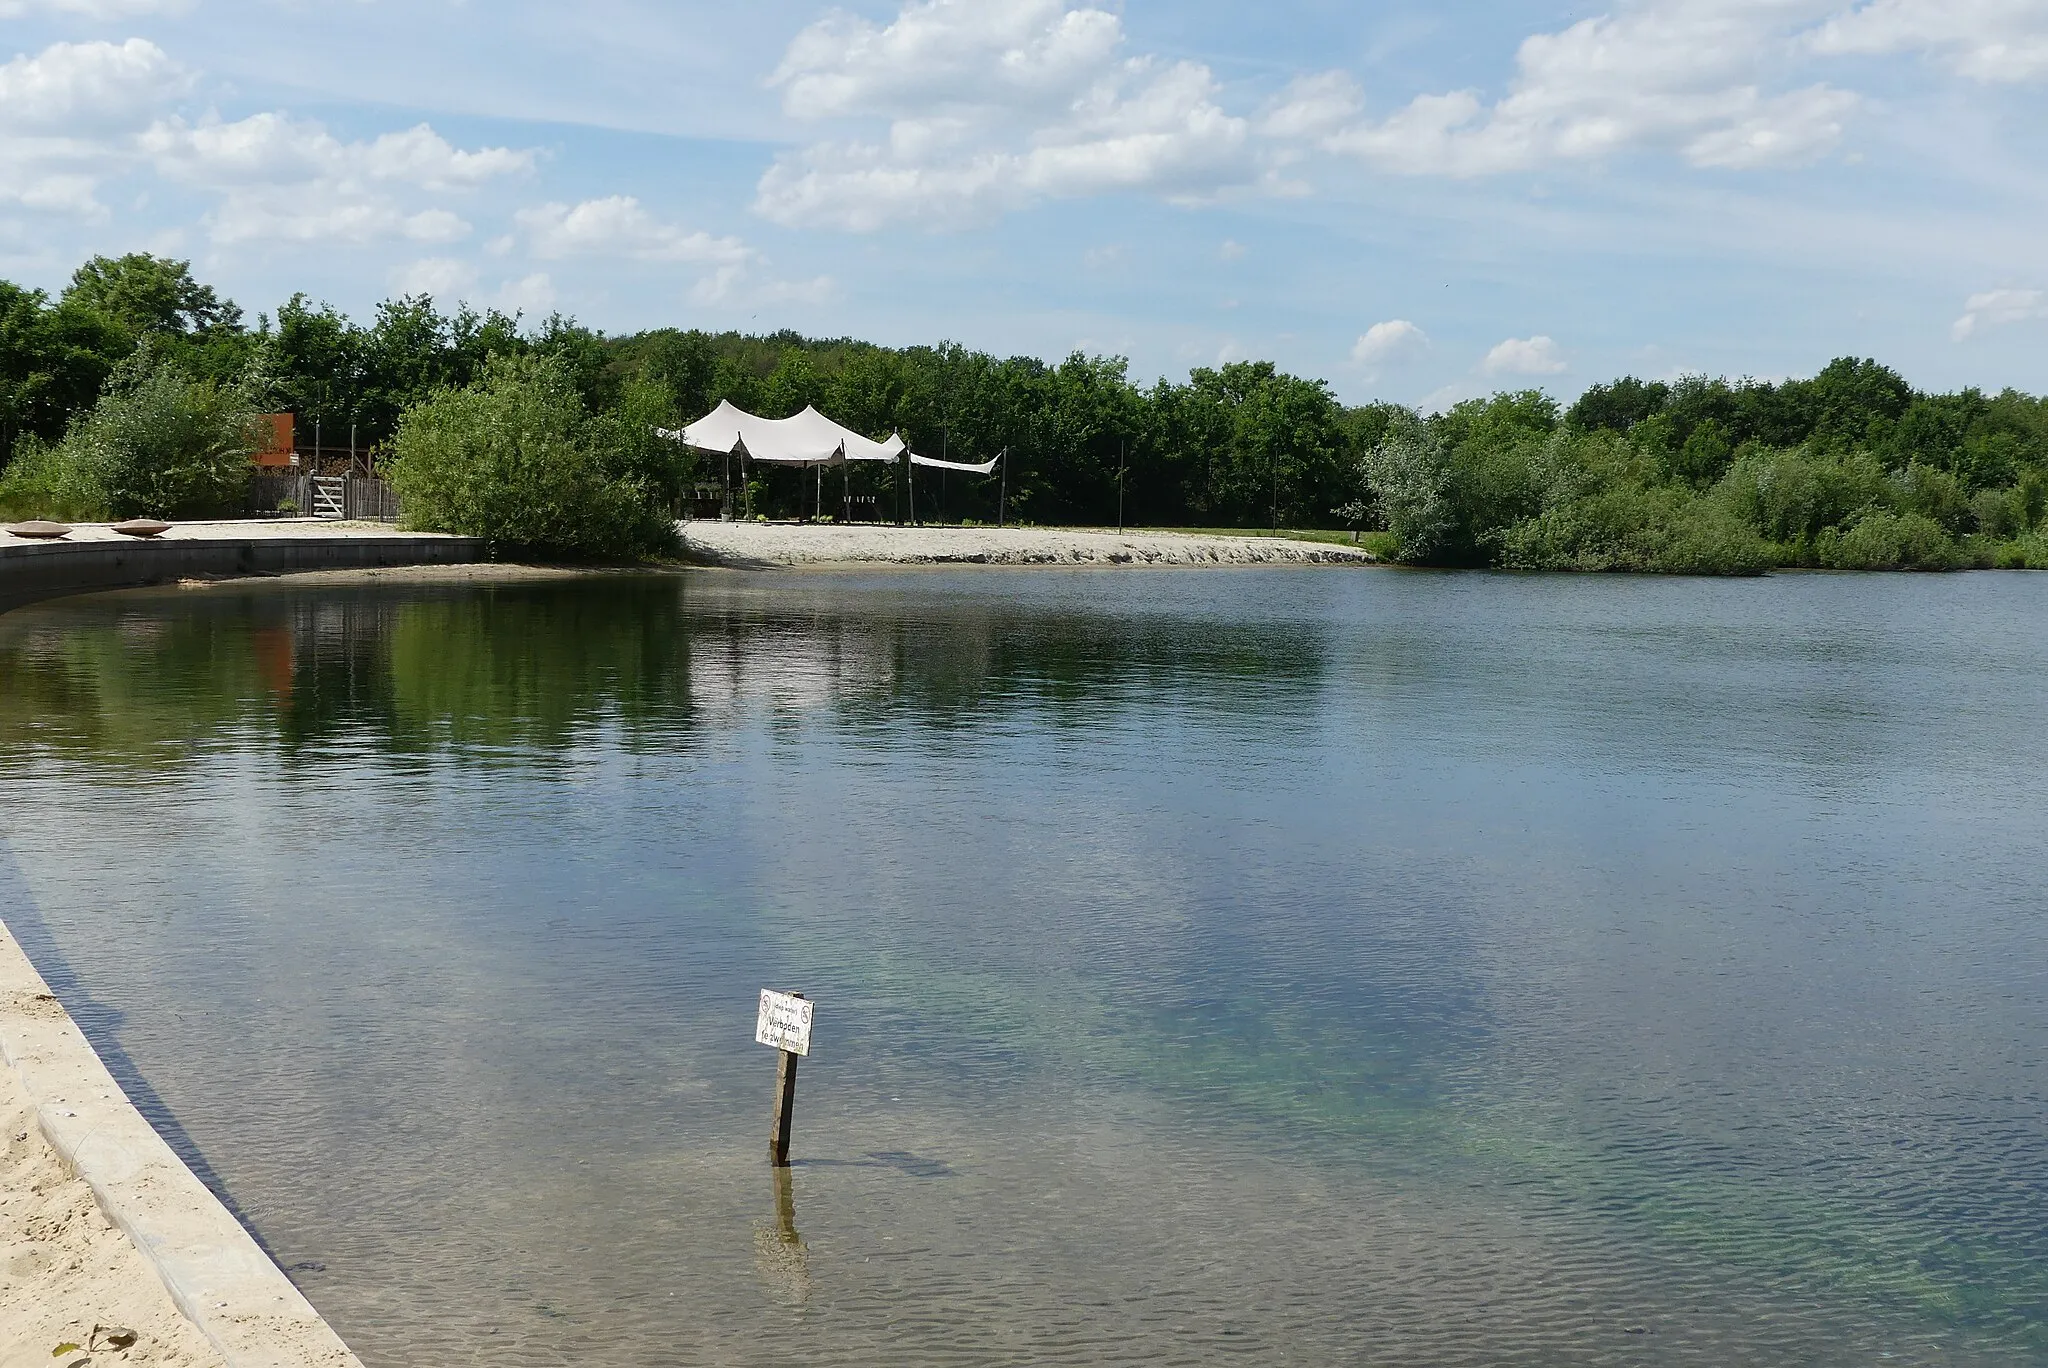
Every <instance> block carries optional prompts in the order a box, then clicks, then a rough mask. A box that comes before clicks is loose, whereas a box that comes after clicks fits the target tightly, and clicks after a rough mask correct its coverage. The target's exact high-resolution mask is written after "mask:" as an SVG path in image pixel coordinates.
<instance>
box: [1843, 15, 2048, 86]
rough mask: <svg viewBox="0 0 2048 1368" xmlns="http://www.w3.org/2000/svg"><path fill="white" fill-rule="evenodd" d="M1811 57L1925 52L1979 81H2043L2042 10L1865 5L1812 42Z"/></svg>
mask: <svg viewBox="0 0 2048 1368" xmlns="http://www.w3.org/2000/svg"><path fill="white" fill-rule="evenodd" d="M1812 41H1813V47H1814V50H1815V51H1817V52H1822V53H1828V54H1832V55H1864V56H1882V55H1887V54H1890V53H1898V52H1924V53H1928V54H1931V55H1934V56H1936V57H1939V58H1940V59H1941V60H1942V61H1943V62H1944V64H1946V65H1947V66H1948V67H1949V68H1950V69H1951V70H1952V71H1954V72H1956V73H1957V74H1958V75H1962V76H1966V77H1969V78H1970V79H1972V80H1977V81H2032V80H2038V79H2040V78H2042V77H2048V4H2043V3H2041V0H1943V3H1940V4H1933V3H1930V2H1929V0H1871V3H1869V4H1866V5H1861V6H1858V7H1857V8H1856V9H1854V10H1853V11H1851V12H1850V13H1847V14H1842V15H1837V16H1836V17H1835V18H1833V19H1830V20H1829V21H1828V22H1827V23H1825V24H1823V25H1822V26H1821V27H1820V29H1819V30H1818V31H1817V32H1815V33H1814V34H1813V39H1812Z"/></svg>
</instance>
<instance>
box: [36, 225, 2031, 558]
mask: <svg viewBox="0 0 2048 1368" xmlns="http://www.w3.org/2000/svg"><path fill="white" fill-rule="evenodd" d="M724 399H729V400H731V401H732V402H733V403H735V404H737V405H739V406H740V407H742V408H745V409H748V410H749V411H752V412H755V413H760V414H763V415H765V416H769V417H782V416H786V415H788V414H791V413H795V412H797V411H799V410H801V409H802V408H803V407H804V406H805V405H807V404H808V405H815V406H816V407H817V408H819V409H821V410H823V411H824V412H826V413H828V414H830V415H831V416H833V417H835V418H837V419H838V420H839V421H841V422H843V423H845V424H846V425H847V426H849V427H852V428H855V429H858V430H860V431H863V432H866V433H869V434H871V435H874V436H877V437H880V436H886V435H887V434H888V433H890V432H900V433H902V434H903V436H904V438H905V439H906V441H908V442H909V443H910V445H911V447H912V449H913V450H916V451H919V452H921V453H924V454H929V455H935V456H945V457H951V458H953V459H962V460H969V461H981V460H986V459H988V458H989V457H992V456H995V455H997V454H999V453H1004V452H1007V454H1008V460H1007V508H1006V509H1005V510H1004V511H1005V512H1006V513H1007V515H1008V516H1009V517H1010V518H1011V519H1012V520H1014V521H1028V522H1034V523H1039V524H1083V525H1104V524H1109V523H1113V522H1117V521H1122V522H1125V523H1127V524H1130V525H1134V526H1161V527H1214V528H1228V527H1237V528H1248V529H1249V528H1318V529H1346V528H1349V529H1355V530H1359V531H1361V532H1363V533H1369V534H1372V537H1373V542H1374V544H1375V545H1376V546H1377V547H1378V548H1380V549H1381V550H1383V551H1385V552H1386V553H1388V554H1390V555H1393V556H1396V557H1398V558H1400V559H1403V560H1407V561H1411V562H1415V563H1422V564H1437V565H1457V566H1499V567H1506V568H1524V569H1552V568H1557V569H1584V570H1643V571H1673V572H1711V573H1754V572H1758V571H1762V570H1765V569H1768V568H1771V567H1773V566H1783V565H1810V566H1840V567H1845V568H1847V567H1870V568H1878V567H1914V568H1953V567H1959V566H1965V565H2033V564H2042V565H2048V545H2044V542H2048V532H2044V531H2043V528H2042V522H2043V515H2044V504H2048V403H2044V401H2043V400H2041V399H2039V398H2035V397H2033V396H2030V395H2026V394H2021V393H2018V392H2016V391H2012V390H2007V391H2005V392H2003V393H1998V394H1986V393H1983V392H1981V391H1978V390H1975V389H1966V390H1962V391H1959V392H1956V393H1949V394H1930V393H1923V392H1920V391H1917V390H1915V389H1914V388H1913V387H1912V386H1911V385H1910V384H1908V383H1907V382H1906V381H1905V380H1904V379H1903V378H1902V377H1901V376H1900V375H1899V374H1898V373H1897V372H1896V371H1894V370H1891V369H1889V368H1887V367H1885V366H1883V365H1880V364H1879V363H1878V362H1876V361H1873V360H1868V359H1858V358H1844V359H1842V360H1838V361H1835V362H1833V363H1831V364H1830V365H1829V366H1827V367H1826V368H1825V369H1823V370H1822V371H1821V372H1820V373H1819V374H1818V375H1816V376H1814V377H1812V378H1811V379H1797V380H1787V381H1782V382H1776V383H1773V382H1767V381H1758V380H1749V379H1741V380H1728V379H1715V378H1709V377H1705V376H1690V377H1686V378H1683V379H1679V380H1676V381H1668V382H1667V381H1653V380H1642V379H1636V378H1624V379H1621V380H1617V381H1615V382H1613V383H1611V384H1603V385H1595V386H1593V387H1592V388H1591V389H1589V390H1587V391H1586V392H1585V393H1584V394H1583V395H1582V396H1580V397H1579V399H1578V400H1577V401H1576V402H1575V403H1573V404H1571V405H1569V406H1565V405H1562V404H1560V403H1559V402H1558V401H1556V400H1555V399H1553V398H1551V397H1550V396H1548V395H1545V394H1543V393H1541V392H1538V391H1533V390H1532V391H1523V392H1517V393H1503V394H1496V395H1494V396H1491V397H1488V398H1483V399H1475V400H1471V401H1469V402H1466V403H1463V404H1459V405H1456V406H1454V407H1452V408H1450V409H1448V410H1446V411H1444V412H1441V413H1434V414H1421V413H1417V412H1415V411H1412V410H1409V409H1406V408H1403V407H1400V406H1397V405H1392V404H1367V405H1363V406H1347V405H1345V404H1343V403H1341V402H1339V401H1338V400H1337V398H1336V397H1335V395H1334V393H1333V392H1332V390H1331V388H1330V386H1329V385H1328V384H1327V383H1326V382H1324V381H1322V380H1319V379H1312V378H1305V377H1300V376H1294V375H1289V374H1287V373H1285V372H1283V371H1281V370H1280V369H1278V368H1277V367H1276V366H1274V365H1272V364H1271V363H1269V362H1254V361H1247V362H1238V363H1233V364H1229V365H1223V366H1217V367H1204V368H1198V369H1195V370H1193V371H1191V372H1190V373H1189V374H1188V375H1187V376H1186V378H1185V379H1180V380H1164V379H1162V380H1160V381H1157V382H1155V383H1153V384H1150V385H1142V384H1139V383H1138V382H1136V381H1134V380H1133V379H1132V378H1131V376H1130V374H1129V371H1128V367H1127V365H1126V363H1125V362H1124V361H1123V360H1122V359H1121V358H1116V357H1102V356H1089V355H1084V354H1081V353H1075V354H1074V355H1071V356H1069V357H1067V358H1065V359H1064V360H1062V361H1058V362H1056V363H1055V362H1047V361H1044V360H1041V359H1039V358H1036V357H1009V358H998V357H995V356H993V355H990V354H988V353H986V352H979V351H974V350H970V349H968V348H966V347H962V346H960V345H957V344H954V343H941V344H939V345H937V346H914V347H903V348H891V347H883V346H877V345H874V344H871V343H866V342H861V341H857V340H854V339H850V338H836V339H815V338H808V337H803V336H800V335H798V334H796V333H793V332H780V333H774V334H770V335H766V336H754V335H745V334H740V333H735V332H725V333H710V332H705V331H701V330H681V329H659V330H654V331H650V332H643V333H638V334H635V335H632V336H626V337H607V336H604V335H602V334H599V333H597V332H594V331H592V330H590V329H587V328H584V327H582V326H580V325H579V324H577V323H575V322H574V321H573V320H569V319H566V318H563V317H561V316H559V315H556V316H552V317H550V318H548V319H546V320H543V321H541V322H540V323H538V324H537V325H531V324H528V323H527V322H526V321H525V320H523V319H521V318H519V317H517V316H510V315H506V314H503V313H498V312H494V311H486V312H478V311H475V310H473V309H469V308H467V307H463V308H458V309H456V310H455V311H453V312H452V313H450V312H444V311H442V310H441V309H440V308H439V307H438V306H437V305H436V304H435V302H434V301H433V300H431V299H428V298H425V297H411V298H402V299H394V300H390V301H387V302H386V303H384V304H382V305H380V306H379V307H378V309H377V311H376V314H375V316H374V317H373V318H371V319H370V320H368V321H367V322H358V321H356V320H354V319H351V318H349V317H347V316H345V315H343V314H342V313H340V312H339V311H337V310H335V309H334V308H332V307H330V306H327V305H323V304H317V303H315V302H313V301H312V300H311V299H310V298H309V297H308V296H306V295H303V294H301V295H295V296H294V297H293V298H291V299H289V300H287V301H285V302H284V303H283V304H282V305H281V306H279V307H278V309H277V310H276V312H275V314H274V315H271V314H265V315H259V316H258V318H257V319H256V321H255V322H254V323H253V324H251V323H250V322H249V320H248V319H247V317H246V316H245V315H244V313H243V312H242V310H241V309H240V308H238V307H237V306H236V305H235V304H234V303H233V302H232V301H229V300H226V299H223V298H221V297H220V296H219V295H218V294H217V293H216V292H215V291H214V290H213V289H211V288H210V287H208V286H205V285H203V284H201V283H199V282H198V281H196V280H195V279H194V278H193V277H192V274H191V271H190V268H189V266H188V265H187V264H186V263H183V262H176V261H169V260H164V259H161V258H156V257H150V256H145V255H139V254H138V255H131V256H127V257H122V258H119V259H109V258H95V259H93V260H92V261H90V262H87V263H86V264H85V265H84V266H82V267H80V268H79V270H78V272H77V273H76V274H75V275H74V277H73V279H72V282H71V284H70V285H69V286H68V287H67V288H66V289H65V290H64V291H63V292H61V294H59V295H58V296H57V297H55V298H51V297H49V296H47V295H46V294H44V293H42V292H38V291H34V290H29V289H25V288H22V287H19V286H15V285H10V284H7V283H5V282H0V464H4V465H5V470H4V473H0V510H7V511H12V512H15V513H20V512H23V511H26V509H27V506H28V505H30V504H35V503H38V502H40V503H41V504H42V505H44V506H46V507H48V508H50V509H52V510H54V511H57V512H67V511H68V512H70V513H71V514H72V515H73V516H82V515H83V513H82V510H86V509H88V508H90V507H92V506H94V500H95V499H97V500H98V504H97V506H98V507H101V508H104V509H106V510H107V511H116V512H118V511H123V510H126V509H130V508H140V507H141V506H142V505H144V504H151V505H152V506H151V507H150V509H149V510H148V511H157V512H165V513H184V514H187V515H190V514H191V513H192V512H193V511H195V509H196V508H197V507H198V505H200V504H203V503H206V502H207V501H208V500H211V501H213V502H214V503H216V504H225V503H227V502H230V501H231V498H232V490H231V486H232V484H233V480H232V478H230V477H231V475H232V470H231V469H230V468H231V467H232V461H231V460H228V459H226V458H225V457H224V456H223V455H222V453H223V452H224V451H227V450H230V449H232V448H233V447H234V442H233V441H232V440H231V438H230V439H224V440H219V441H215V442H213V443H212V448H211V450H212V454H211V455H202V454H198V452H199V448H202V447H205V446H206V443H204V442H201V441H199V439H198V435H197V434H198V433H199V432H200V431H201V430H202V429H204V428H205V427H206V423H205V422H201V421H197V420H192V421H186V422H184V423H183V424H182V427H181V426H180V424H179V423H176V422H173V421H171V420H172V416H173V413H174V411H178V410H179V406H180V405H181V404H182V405H184V406H185V408H187V409H195V410H205V411H206V412H207V413H209V414H211V415H212V416H211V418H209V419H208V420H207V421H211V422H213V423H214V424H215V425H216V426H217V427H218V426H220V425H226V429H232V426H233V424H234V423H235V422H237V421H242V420H244V419H245V418H246V417H247V415H250V414H253V413H256V412H262V411H286V410H288V411H290V412H292V413H294V414H295V415H297V419H298V424H299V433H300V443H301V446H302V449H303V448H304V447H307V446H309V445H310V440H311V433H312V431H313V430H314V428H315V427H316V426H317V427H318V428H319V430H320V431H322V433H323V434H324V437H323V441H324V444H325V445H327V446H330V447H332V446H337V445H339V444H340V443H341V442H342V441H344V440H345V436H344V434H347V433H349V432H350V431H351V430H353V432H354V434H355V440H356V441H357V443H358V444H359V445H360V446H361V447H362V448H363V449H365V450H369V451H372V452H374V453H375V455H376V457H377V459H378V460H379V462H380V464H381V465H382V467H383V468H384V469H386V470H387V471H389V472H390V473H392V474H393V476H394V478H397V479H398V480H399V481H400V483H401V485H403V486H409V488H408V491H407V493H408V506H409V508H412V509H413V516H415V517H421V518H430V519H434V520H437V521H438V522H441V523H443V524H455V523H461V524H463V525H464V526H465V528H476V527H482V528H485V529H486V530H487V531H488V532H490V534H491V535H493V539H494V540H498V541H502V542H505V543H506V544H522V539H523V544H529V545H536V546H540V547H542V548H543V549H545V547H547V546H549V545H556V546H559V547H567V548H570V549H574V550H577V551H579V552H585V553H589V554H604V553H607V552H608V551H609V552H618V551H644V550H646V549H648V548H649V547H652V546H655V545H657V544H658V543H660V542H661V540H662V539H663V534H662V533H661V531H660V530H659V529H660V527H661V526H663V525H665V521H666V519H665V516H663V515H664V514H665V511H666V510H668V509H670V508H672V507H673V506H674V504H675V503H676V502H677V501H678V500H679V499H680V498H681V497H682V496H683V495H684V494H685V493H686V492H687V491H688V489H689V487H690V486H691V485H692V484H696V483H700V482H703V481H707V480H710V481H718V480H721V479H722V478H723V477H724V474H725V472H724V470H723V468H722V466H721V465H720V464H717V463H715V462H714V461H713V460H709V459H706V458H704V457H702V456H700V455H697V454H693V453H690V452H687V451H685V450H683V449H681V448H680V447H679V446H678V445H677V444H675V443H663V442H659V441H655V440H651V439H649V438H648V437H647V435H646V434H647V433H648V432H649V431H651V430H652V429H653V428H656V427H663V428H675V427H680V426H683V425H685V424H687V423H688V422H690V421H692V420H694V419H695V418H697V417H700V416H702V415H703V414H704V413H707V412H709V411H710V410H711V409H712V408H713V407H715V406H716V405H717V403H718V402H719V401H720V400H724ZM145 401H146V403H145ZM138 405H141V406H142V407H144V408H147V409H148V413H149V414H150V415H153V416H146V417H137V416H136V415H135V414H134V413H133V412H131V411H132V410H135V409H136V408H137V407H138ZM124 414H126V415H127V416H126V417H124V416H123V415H124ZM167 428H168V429H177V430H178V431H181V432H183V433H184V434H185V435H184V437H183V438H182V439H181V440H184V441H186V443H187V445H188V447H191V448H192V449H191V450H187V451H186V452H185V454H184V455H182V456H179V457H176V458H172V457H166V456H161V455H159V456H156V457H152V456H150V455H149V454H148V453H147V452H144V451H141V450H140V446H146V445H147V444H146V443H144V442H142V440H141V436H140V434H142V433H145V432H147V431H152V430H158V429H167ZM515 430H516V431H519V432H524V433H529V434H534V435H533V436H532V443H531V449H530V450H529V449H528V447H527V446H522V445H521V444H520V443H519V442H512V443H510V444H509V445H508V443H507V441H506V439H505V434H506V433H507V432H512V431H515ZM124 433H125V434H126V436H125V437H124V436H123V434H124ZM123 441H126V442H127V443H128V446H127V447H122V445H121V443H122V442H123ZM123 451H126V452H127V454H126V455H125V456H124V455H122V454H121V453H122V452H123ZM151 460H156V461H157V462H158V463H159V464H162V463H164V462H166V461H171V462H173V463H176V462H179V461H182V462H184V463H185V464H186V465H188V466H199V467H204V468H205V469H206V470H207V471H210V472H211V474H210V475H208V476H207V477H206V478H197V479H186V480H182V481H181V480H179V479H164V478H158V479H155V480H154V481H153V482H152V481H151V480H149V479H143V478H139V477H137V476H136V474H135V471H134V469H132V468H133V467H138V466H143V467H146V466H148V465H149V463H150V461H151ZM124 462H125V465H124ZM123 470H127V471H128V473H127V474H126V475H123V474H122V473H121V472H122V471H123ZM110 472H111V473H110ZM748 475H749V478H750V480H751V481H752V487H751V489H750V491H749V493H750V494H751V496H752V497H751V506H752V507H753V508H755V509H756V510H758V511H760V512H761V513H763V514H765V515H768V516H782V515H795V514H799V513H803V512H808V511H809V509H810V507H811V502H810V501H811V499H812V498H814V497H815V491H814V488H813V486H812V485H811V484H810V483H809V482H808V481H807V479H806V478H805V477H803V476H800V475H798V474H797V473H796V472H790V471H775V470H763V469H760V468H751V469H750V470H749V472H748ZM836 478H838V477H837V476H835V479H836ZM903 478H904V475H903V470H902V468H901V467H900V466H899V467H886V466H883V467H870V466H856V467H854V468H852V469H850V470H849V471H847V472H845V475H844V479H845V481H846V486H845V487H846V489H847V490H848V492H851V493H857V494H868V495H873V496H875V497H876V498H877V499H878V501H879V505H880V507H881V508H882V509H883V510H884V511H885V513H887V512H900V511H904V510H905V505H904V497H905V494H906V491H905V490H904V489H903V488H902V487H901V484H900V482H901V481H902V480H903ZM123 480H125V481H126V483H125V484H123V483H122V481H123ZM67 481H68V483H67ZM114 486H119V489H118V490H115V489H114ZM110 491H112V492H117V493H120V498H118V499H113V498H110V497H109V495H110ZM565 491H567V492H565ZM1000 497H1002V484H1001V482H999V481H998V480H995V479H989V480H978V479H971V478H962V477H960V476H957V475H956V476H950V477H946V478H945V479H944V481H943V482H941V481H939V480H937V479H934V478H921V479H920V480H919V487H918V505H917V512H918V514H919V515H920V516H922V517H924V518H927V519H933V518H941V519H944V520H951V521H980V522H990V521H994V520H995V518H996V516H997V513H998V499H999V498H1000ZM179 498H183V499H184V500H185V502H184V503H183V504H182V505H177V506H173V505H174V504H175V501H176V500H177V499H179ZM67 499H68V500H69V501H70V502H69V504H68V505H66V504H65V500H67ZM167 500H170V501H171V502H168V503H167V502H166V501H167ZM152 501H154V502H153V504H152ZM117 503H118V504H119V507H118V508H116V507H115V505H116V504H117ZM60 505H61V506H60ZM536 506H545V507H544V509H543V511H547V512H548V514H549V516H550V517H553V518H554V522H552V523H551V522H549V521H548V518H547V517H538V518H537V517H536V516H533V514H534V510H535V507H536ZM837 507H838V504H837V499H836V497H834V498H832V499H830V500H829V501H828V503H827V508H828V509H831V510H836V508H837ZM629 509H631V510H636V511H635V512H634V514H633V516H631V517H628V516H626V513H627V510H629ZM621 523H623V524H629V525H630V526H631V528H632V530H631V531H629V532H625V533H621V534H619V535H618V536H617V537H613V536H611V535H610V534H608V532H607V530H606V529H607V528H609V527H611V526H613V525H616V524H621ZM572 524H573V526H572ZM536 539H537V540H536Z"/></svg>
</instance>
